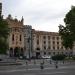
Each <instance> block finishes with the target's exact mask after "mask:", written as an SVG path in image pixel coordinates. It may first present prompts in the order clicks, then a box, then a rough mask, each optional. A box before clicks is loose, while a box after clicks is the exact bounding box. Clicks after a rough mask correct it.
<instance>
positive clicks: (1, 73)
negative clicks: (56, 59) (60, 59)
mask: <svg viewBox="0 0 75 75" xmlns="http://www.w3.org/2000/svg"><path fill="white" fill-rule="evenodd" d="M0 75H75V63H74V62H73V63H66V64H58V68H55V65H54V64H48V63H47V64H44V69H43V70H41V69H40V64H39V63H38V64H28V65H27V64H25V63H24V62H23V65H11V66H0Z"/></svg>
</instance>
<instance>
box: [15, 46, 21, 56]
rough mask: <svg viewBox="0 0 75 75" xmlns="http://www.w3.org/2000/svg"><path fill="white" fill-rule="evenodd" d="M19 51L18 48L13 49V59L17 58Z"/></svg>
mask: <svg viewBox="0 0 75 75" xmlns="http://www.w3.org/2000/svg"><path fill="white" fill-rule="evenodd" d="M19 50H20V49H19V48H18V47H16V48H15V49H14V57H19Z"/></svg>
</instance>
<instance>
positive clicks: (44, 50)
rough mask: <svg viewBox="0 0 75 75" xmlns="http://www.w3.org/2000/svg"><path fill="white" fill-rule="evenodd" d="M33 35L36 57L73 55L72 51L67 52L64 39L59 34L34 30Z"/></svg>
mask: <svg viewBox="0 0 75 75" xmlns="http://www.w3.org/2000/svg"><path fill="white" fill-rule="evenodd" d="M32 34H33V55H34V56H36V57H39V56H44V55H51V56H52V55H56V54H66V55H68V54H72V50H70V49H69V50H66V49H65V48H64V46H63V45H62V39H61V36H60V35H59V33H58V32H46V31H36V30H33V32H32Z"/></svg>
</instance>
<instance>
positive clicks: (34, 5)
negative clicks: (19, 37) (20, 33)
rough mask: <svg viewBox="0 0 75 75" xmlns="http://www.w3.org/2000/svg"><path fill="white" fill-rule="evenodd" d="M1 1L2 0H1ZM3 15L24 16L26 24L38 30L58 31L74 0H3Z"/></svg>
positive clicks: (19, 17)
mask: <svg viewBox="0 0 75 75" xmlns="http://www.w3.org/2000/svg"><path fill="white" fill-rule="evenodd" d="M0 1H1V0H0ZM1 2H2V3H3V15H4V17H7V15H8V14H11V15H12V16H13V18H15V16H17V18H18V19H21V17H22V16H23V17H24V24H26V25H32V27H33V28H34V29H36V30H43V31H52V32H57V31H58V26H59V24H63V19H64V17H65V14H66V13H67V12H68V11H69V10H70V9H71V5H74V4H75V1H74V0H2V1H1Z"/></svg>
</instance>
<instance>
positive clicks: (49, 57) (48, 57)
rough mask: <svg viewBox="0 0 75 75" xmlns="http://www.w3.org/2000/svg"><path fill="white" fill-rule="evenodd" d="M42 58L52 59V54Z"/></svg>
mask: <svg viewBox="0 0 75 75" xmlns="http://www.w3.org/2000/svg"><path fill="white" fill-rule="evenodd" d="M42 58H45V59H51V56H42Z"/></svg>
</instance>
